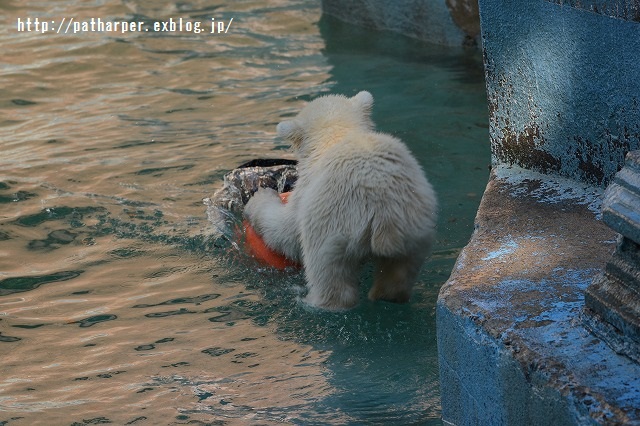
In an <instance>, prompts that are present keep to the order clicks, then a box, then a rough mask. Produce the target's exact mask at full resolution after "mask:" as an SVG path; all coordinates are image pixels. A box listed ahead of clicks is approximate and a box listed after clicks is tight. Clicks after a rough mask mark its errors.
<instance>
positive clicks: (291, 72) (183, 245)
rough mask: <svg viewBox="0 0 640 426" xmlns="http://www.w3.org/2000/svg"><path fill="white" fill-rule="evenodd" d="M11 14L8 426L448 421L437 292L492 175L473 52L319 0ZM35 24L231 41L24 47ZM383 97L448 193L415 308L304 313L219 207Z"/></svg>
mask: <svg viewBox="0 0 640 426" xmlns="http://www.w3.org/2000/svg"><path fill="white" fill-rule="evenodd" d="M149 3H150V2H145V1H141V0H125V1H115V0H114V1H109V0H107V1H104V0H85V1H55V0H54V1H31V2H28V6H27V5H26V4H25V2H18V1H5V2H2V5H0V11H1V12H2V16H3V18H4V19H3V20H2V22H1V24H0V25H2V27H3V31H0V43H1V44H2V47H3V54H2V57H1V58H0V64H1V66H0V84H1V87H2V91H1V92H0V152H1V154H0V354H2V362H1V364H0V365H1V372H2V374H0V424H8V425H32V424H45V425H54V424H55V425H71V424H74V425H82V424H100V423H108V422H111V423H113V424H136V425H138V424H140V425H143V424H149V425H151V424H275V423H279V422H288V423H293V424H327V423H328V424H349V423H351V424H364V423H368V424H369V423H370V424H440V419H439V418H440V403H439V390H438V368H437V354H436V346H435V340H436V339H435V318H434V315H435V301H436V297H437V293H438V290H439V288H440V286H441V284H442V283H443V282H444V281H445V280H446V279H447V277H448V276H449V273H450V271H451V268H452V266H453V263H454V261H455V258H456V256H457V253H458V252H459V250H460V249H461V248H462V247H463V246H464V244H465V243H466V242H467V240H468V238H469V236H470V234H471V231H472V228H473V217H474V214H475V210H476V208H477V205H478V202H479V199H480V195H481V193H482V190H483V188H484V185H485V182H486V179H487V175H488V170H487V165H488V163H489V146H488V131H487V125H486V123H487V117H486V103H485V97H484V89H483V82H482V68H481V62H480V58H479V55H478V54H477V52H469V51H464V50H462V49H460V50H458V49H451V48H446V49H445V48H439V47H435V46H430V45H425V44H423V43H420V42H417V41H414V40H409V39H406V38H403V37H400V36H395V35H388V34H386V35H385V34H381V33H375V32H371V31H368V30H362V29H357V28H352V27H351V26H349V25H345V24H341V23H339V22H336V21H335V20H332V19H328V18H321V12H320V9H319V2H316V1H311V0H290V1H284V0H282V1H269V2H267V1H258V0H256V1H243V2H222V1H204V0H192V1H188V2H177V3H173V2H167V1H158V2H153V6H149ZM27 17H30V18H31V19H34V18H36V17H38V18H39V19H40V20H48V21H56V22H59V21H60V20H61V19H62V18H66V19H69V18H71V17H73V18H74V19H75V20H85V21H86V20H89V19H91V18H101V19H103V20H112V21H115V20H118V21H145V22H149V23H152V22H156V21H158V22H162V21H167V20H169V19H170V18H171V19H173V20H176V19H179V18H183V19H184V20H185V21H187V20H189V21H197V20H199V21H202V22H211V19H212V18H214V19H215V20H218V21H225V22H230V20H231V18H233V22H232V24H231V26H230V27H229V31H228V32H227V33H225V34H193V33H187V32H182V33H179V32H173V33H171V32H169V33H161V32H153V31H148V32H139V33H127V34H124V35H122V34H113V33H82V34H64V33H60V34H56V33H54V32H49V33H46V34H40V33H36V32H26V31H24V32H19V31H18V30H17V27H16V25H15V23H16V22H17V19H18V18H20V19H25V18H27ZM359 90H369V91H370V92H371V93H372V94H373V96H374V98H375V106H374V120H375V121H376V122H377V124H378V126H379V128H380V129H381V130H383V131H386V132H390V133H393V134H395V135H396V136H398V137H400V138H402V139H403V140H405V142H407V144H408V145H409V146H410V148H411V149H412V151H413V152H414V153H415V155H416V157H417V158H418V159H419V161H420V162H421V164H422V165H423V166H424V169H425V171H426V174H427V176H428V178H429V179H430V180H431V181H432V183H433V184H434V187H435V189H436V191H437V192H438V194H439V198H440V204H441V212H440V214H441V217H440V221H439V235H438V241H437V244H436V252H435V254H434V256H433V258H432V259H431V260H430V261H429V263H428V264H426V265H425V267H424V269H423V272H422V274H421V276H420V280H419V283H418V284H417V286H416V290H415V294H414V297H413V299H412V301H411V303H409V304H407V305H394V304H387V303H371V302H369V301H367V300H366V298H365V297H364V295H365V294H366V292H367V290H368V287H369V286H370V283H371V280H370V271H368V270H365V271H364V272H363V276H362V280H363V286H362V293H363V298H362V303H361V304H360V306H358V307H357V308H356V309H353V310H352V311H349V312H342V313H326V312H319V311H315V310H312V309H308V308H306V307H305V306H303V305H301V304H300V303H299V302H298V301H297V297H298V295H299V294H300V292H301V291H302V288H303V285H304V280H303V277H302V275H301V274H300V273H277V272H273V271H268V270H264V269H261V268H259V267H258V266H257V265H255V264H254V263H253V262H252V260H251V259H248V258H247V257H246V256H244V255H243V254H242V253H241V252H238V251H237V250H236V249H235V247H234V245H232V244H230V243H229V242H228V241H225V240H224V239H221V238H216V237H215V236H214V235H215V233H214V232H213V231H214V230H213V229H211V226H210V224H209V223H207V220H206V215H205V208H204V206H203V204H202V201H201V200H202V198H204V197H208V196H210V195H211V194H212V193H213V192H214V191H215V190H216V189H217V188H219V187H220V185H221V180H222V176H223V175H224V173H225V172H227V171H228V170H230V169H232V168H234V167H235V166H236V165H238V164H240V163H242V162H244V161H248V160H251V159H254V158H269V157H270V158H274V157H275V158H278V157H286V158H291V157H292V153H291V152H290V151H289V150H288V147H286V146H284V145H283V142H282V141H280V140H278V139H276V138H275V124H276V123H278V122H279V121H281V120H282V119H283V118H285V117H289V116H291V115H294V114H295V113H296V112H297V111H298V110H299V109H300V108H301V107H302V106H303V105H304V102H305V101H307V100H309V99H312V98H313V97H315V96H318V95H321V94H323V93H343V94H346V95H349V96H351V95H353V94H355V93H357V92H358V91H359Z"/></svg>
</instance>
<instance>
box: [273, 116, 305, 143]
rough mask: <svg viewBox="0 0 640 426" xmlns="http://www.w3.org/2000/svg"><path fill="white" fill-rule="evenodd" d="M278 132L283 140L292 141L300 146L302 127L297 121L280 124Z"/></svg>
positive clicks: (277, 128) (286, 121)
mask: <svg viewBox="0 0 640 426" xmlns="http://www.w3.org/2000/svg"><path fill="white" fill-rule="evenodd" d="M276 132H277V133H278V136H280V137H281V138H284V139H287V140H290V141H292V142H293V144H294V145H298V144H300V142H301V140H302V127H301V126H300V124H298V122H297V121H295V120H285V121H281V122H280V123H278V126H277V127H276Z"/></svg>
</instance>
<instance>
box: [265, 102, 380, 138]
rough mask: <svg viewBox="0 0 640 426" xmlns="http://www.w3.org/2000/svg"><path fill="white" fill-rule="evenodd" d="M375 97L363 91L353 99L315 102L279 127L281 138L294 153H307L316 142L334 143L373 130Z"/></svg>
mask: <svg viewBox="0 0 640 426" xmlns="http://www.w3.org/2000/svg"><path fill="white" fill-rule="evenodd" d="M372 106H373V96H371V93H369V92H367V91H362V92H360V93H358V94H357V95H355V96H354V97H352V98H347V97H346V96H342V95H327V96H322V97H320V98H317V99H314V100H313V101H311V102H310V103H309V104H307V105H306V106H305V107H304V108H303V109H302V111H300V113H299V114H298V115H297V116H296V117H295V118H294V119H293V120H286V121H283V122H281V123H280V124H278V127H277V132H278V136H280V137H282V138H284V139H286V140H287V141H289V142H290V143H291V145H292V146H293V148H294V149H296V150H299V151H300V150H304V149H305V148H308V149H311V148H312V147H310V146H306V145H308V144H309V143H311V144H313V143H314V142H315V143H317V142H322V143H331V142H332V141H336V140H339V138H340V136H342V135H344V134H345V133H346V132H349V131H351V130H354V129H363V130H367V131H369V130H371V129H372V128H373V122H372V121H371V107H372Z"/></svg>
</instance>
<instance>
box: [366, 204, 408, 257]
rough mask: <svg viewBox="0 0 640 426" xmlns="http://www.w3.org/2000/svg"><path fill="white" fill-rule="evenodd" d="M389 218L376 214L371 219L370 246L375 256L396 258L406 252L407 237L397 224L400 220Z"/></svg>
mask: <svg viewBox="0 0 640 426" xmlns="http://www.w3.org/2000/svg"><path fill="white" fill-rule="evenodd" d="M391 216H392V215H385V214H382V213H380V212H376V213H375V214H374V215H373V218H372V219H371V225H370V232H371V234H370V235H371V240H370V244H371V252H372V253H373V254H374V255H375V256H381V257H396V256H400V255H404V254H406V252H407V248H406V242H407V240H408V235H406V232H405V231H404V230H403V229H402V227H401V224H400V223H399V222H400V221H401V220H402V219H401V217H391ZM405 226H406V225H405Z"/></svg>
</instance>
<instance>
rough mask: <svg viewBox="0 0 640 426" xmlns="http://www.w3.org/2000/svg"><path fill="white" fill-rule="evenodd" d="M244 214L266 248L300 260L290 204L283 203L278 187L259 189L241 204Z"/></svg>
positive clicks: (292, 209) (291, 205) (293, 214)
mask: <svg viewBox="0 0 640 426" xmlns="http://www.w3.org/2000/svg"><path fill="white" fill-rule="evenodd" d="M292 196H293V194H292ZM244 216H245V217H246V218H247V219H248V220H249V223H251V226H253V228H254V229H255V230H256V232H257V233H258V234H259V235H260V236H261V237H262V239H263V240H264V242H265V244H266V245H267V246H268V247H269V248H271V249H273V250H275V251H277V252H279V253H282V254H284V255H285V256H286V257H287V258H289V259H291V260H294V261H299V260H300V244H299V242H298V234H297V225H296V217H295V212H294V208H293V204H292V203H291V202H289V203H288V204H283V203H282V201H281V200H280V197H279V196H278V192H277V191H275V190H273V189H271V188H260V189H258V191H257V192H256V193H255V194H253V196H252V197H251V198H250V199H249V201H248V202H247V204H246V206H245V207H244Z"/></svg>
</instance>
